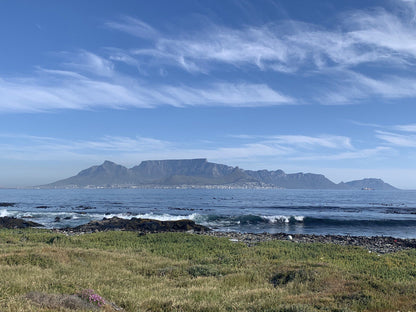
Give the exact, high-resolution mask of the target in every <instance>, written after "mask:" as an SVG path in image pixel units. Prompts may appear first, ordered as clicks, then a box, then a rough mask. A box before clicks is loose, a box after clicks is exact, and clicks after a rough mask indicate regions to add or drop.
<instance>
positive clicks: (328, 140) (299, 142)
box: [270, 135, 353, 149]
mask: <svg viewBox="0 0 416 312" xmlns="http://www.w3.org/2000/svg"><path fill="white" fill-rule="evenodd" d="M270 138H271V139H273V140H274V141H276V142H278V143H279V144H285V145H293V146H298V147H304V148H316V147H325V148H332V149H340V148H342V149H352V148H353V146H352V144H351V139H350V138H348V137H344V136H333V135H324V136H317V137H312V136H305V135H278V136H271V137H270Z"/></svg>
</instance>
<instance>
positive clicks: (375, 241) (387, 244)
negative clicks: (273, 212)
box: [204, 231, 416, 254]
mask: <svg viewBox="0 0 416 312" xmlns="http://www.w3.org/2000/svg"><path fill="white" fill-rule="evenodd" d="M204 235H210V236H217V237H228V238H229V239H230V240H231V241H235V242H243V243H245V244H246V245H248V246H253V245H255V244H258V243H260V242H265V241H270V240H286V241H292V242H294V243H323V244H336V245H343V246H359V247H363V248H365V249H367V250H369V251H371V252H376V253H380V254H385V253H392V252H397V251H400V250H405V249H413V248H416V239H401V238H394V237H387V236H373V237H367V236H345V235H313V234H287V233H277V234H269V233H261V234H252V233H236V232H214V231H213V232H207V233H204Z"/></svg>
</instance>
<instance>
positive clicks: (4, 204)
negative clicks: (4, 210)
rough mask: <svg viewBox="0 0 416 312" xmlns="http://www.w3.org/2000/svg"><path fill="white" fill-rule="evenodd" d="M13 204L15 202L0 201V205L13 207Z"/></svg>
mask: <svg viewBox="0 0 416 312" xmlns="http://www.w3.org/2000/svg"><path fill="white" fill-rule="evenodd" d="M15 205H16V203H7V202H2V203H0V207H13V206H15Z"/></svg>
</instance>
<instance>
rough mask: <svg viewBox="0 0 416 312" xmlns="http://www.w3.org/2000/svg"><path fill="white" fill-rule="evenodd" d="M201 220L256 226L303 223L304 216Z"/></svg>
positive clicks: (210, 216)
mask: <svg viewBox="0 0 416 312" xmlns="http://www.w3.org/2000/svg"><path fill="white" fill-rule="evenodd" d="M201 219H202V220H203V221H205V222H206V223H207V224H210V223H227V224H229V225H233V224H234V225H239V224H240V225H255V224H277V223H280V224H289V223H297V222H302V221H303V219H304V217H303V216H282V215H277V216H258V215H252V214H249V215H239V216H224V215H207V216H201Z"/></svg>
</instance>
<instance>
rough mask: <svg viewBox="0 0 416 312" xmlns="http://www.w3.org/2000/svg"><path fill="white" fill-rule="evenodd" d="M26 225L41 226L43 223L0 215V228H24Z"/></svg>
mask: <svg viewBox="0 0 416 312" xmlns="http://www.w3.org/2000/svg"><path fill="white" fill-rule="evenodd" d="M28 227H43V225H42V224H39V223H36V222H32V221H26V220H23V219H18V218H14V217H1V218H0V228H6V229H24V228H28Z"/></svg>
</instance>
